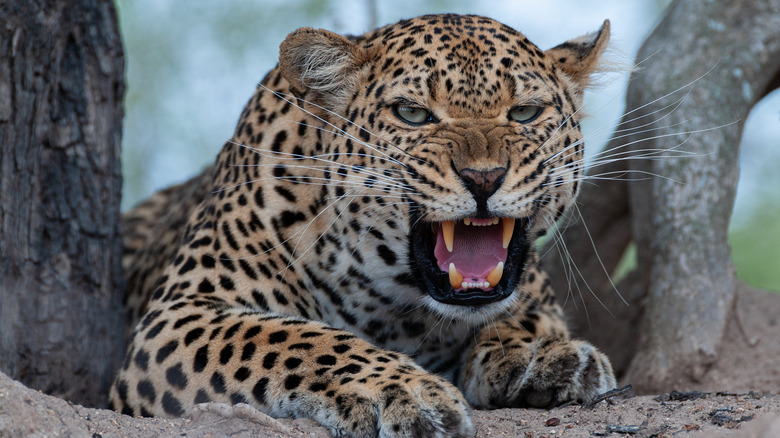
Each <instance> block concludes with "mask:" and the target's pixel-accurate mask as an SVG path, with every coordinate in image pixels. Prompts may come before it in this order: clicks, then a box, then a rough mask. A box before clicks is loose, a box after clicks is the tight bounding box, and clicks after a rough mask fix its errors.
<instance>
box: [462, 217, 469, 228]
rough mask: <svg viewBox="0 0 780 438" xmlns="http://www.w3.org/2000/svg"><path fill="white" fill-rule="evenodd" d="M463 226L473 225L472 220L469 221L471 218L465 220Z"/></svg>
mask: <svg viewBox="0 0 780 438" xmlns="http://www.w3.org/2000/svg"><path fill="white" fill-rule="evenodd" d="M463 224H464V225H466V226H469V225H471V219H469V218H465V219H463Z"/></svg>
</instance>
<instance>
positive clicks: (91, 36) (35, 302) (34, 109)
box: [0, 0, 124, 406]
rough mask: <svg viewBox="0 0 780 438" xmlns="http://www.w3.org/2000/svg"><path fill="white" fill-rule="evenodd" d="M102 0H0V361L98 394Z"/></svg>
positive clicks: (111, 215) (105, 146)
mask: <svg viewBox="0 0 780 438" xmlns="http://www.w3.org/2000/svg"><path fill="white" fill-rule="evenodd" d="M123 56H124V55H123V51H122V45H121V40H120V36H119V29H118V24H117V17H116V11H115V10H114V3H113V2H112V1H108V0H105V1H98V2H95V1H92V0H60V1H47V2H34V1H10V2H2V4H0V369H1V370H2V371H4V372H5V373H7V374H8V375H10V376H11V377H13V378H15V379H18V380H20V381H22V382H24V383H25V384H27V385H29V386H31V387H33V388H36V389H40V390H43V391H45V392H47V393H52V394H55V395H59V396H62V397H65V398H67V399H70V400H72V401H75V402H78V403H82V404H86V405H91V406H103V405H105V404H106V403H107V395H106V394H107V388H108V386H109V384H110V381H111V379H112V377H113V374H114V371H115V369H116V367H117V365H118V362H119V360H120V357H121V352H122V351H123V348H122V345H121V344H122V323H121V322H122V321H123V319H122V318H123V316H122V315H123V314H122V308H121V297H120V294H119V291H120V288H119V285H118V281H120V278H121V276H120V265H119V257H120V252H121V250H120V248H119V238H118V232H119V203H120V196H121V185H122V180H121V171H120V161H119V159H120V140H121V121H122V95H123V92H124V82H123V68H124V61H123Z"/></svg>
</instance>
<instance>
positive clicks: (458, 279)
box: [450, 263, 463, 289]
mask: <svg viewBox="0 0 780 438" xmlns="http://www.w3.org/2000/svg"><path fill="white" fill-rule="evenodd" d="M462 284H463V276H462V275H460V272H458V270H457V269H456V268H455V263H450V286H452V288H453V289H458V288H460V287H462Z"/></svg>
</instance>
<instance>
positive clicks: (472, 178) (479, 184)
mask: <svg viewBox="0 0 780 438" xmlns="http://www.w3.org/2000/svg"><path fill="white" fill-rule="evenodd" d="M458 173H459V174H460V177H461V178H462V179H463V182H464V184H465V185H466V188H467V189H468V190H469V191H470V192H471V194H472V195H474V198H475V199H476V200H477V202H479V201H486V200H487V198H489V197H490V196H491V195H492V194H493V193H495V192H496V190H498V188H499V187H500V186H501V183H502V182H504V175H506V168H505V167H494V168H492V169H489V170H477V169H471V168H466V169H462V170H460V171H459V172H458Z"/></svg>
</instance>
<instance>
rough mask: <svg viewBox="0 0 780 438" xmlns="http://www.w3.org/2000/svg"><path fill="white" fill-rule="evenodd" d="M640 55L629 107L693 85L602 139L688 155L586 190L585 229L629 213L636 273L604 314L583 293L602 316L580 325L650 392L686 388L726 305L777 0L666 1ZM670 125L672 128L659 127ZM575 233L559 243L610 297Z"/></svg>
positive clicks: (770, 70) (772, 60)
mask: <svg viewBox="0 0 780 438" xmlns="http://www.w3.org/2000/svg"><path fill="white" fill-rule="evenodd" d="M646 58H649V59H648V60H647V61H645V62H644V63H642V67H641V69H640V70H639V71H638V72H637V73H636V74H634V75H633V76H632V80H631V83H630V86H629V90H628V95H627V99H626V101H627V105H626V107H627V108H628V109H632V108H639V107H642V105H645V104H648V103H650V102H653V101H655V100H656V99H658V98H659V97H661V96H664V95H666V94H667V93H670V92H672V91H674V90H676V89H678V88H679V87H683V86H685V85H686V84H688V83H691V82H694V81H695V84H694V85H693V86H692V87H688V88H686V89H685V90H684V93H677V95H676V97H675V98H677V97H682V95H683V94H688V93H689V94H688V95H687V97H686V98H685V99H684V100H683V101H682V102H681V103H680V105H679V107H677V108H676V109H675V110H674V111H673V112H671V114H669V111H663V110H661V108H662V107H664V106H665V105H668V104H669V103H671V102H672V101H673V100H674V99H671V100H670V99H665V100H661V101H659V102H655V103H652V104H650V105H647V106H646V107H644V108H642V109H641V110H639V111H637V112H634V113H632V114H630V115H627V116H626V117H625V118H624V121H625V122H627V126H628V127H638V126H640V125H646V124H648V123H652V125H651V130H650V131H647V130H646V129H642V131H644V132H641V133H638V134H635V135H631V136H629V137H627V138H625V137H624V138H621V139H617V136H616V138H615V140H613V142H612V143H611V144H610V147H617V146H620V145H624V144H629V143H631V142H635V141H639V140H642V139H645V140H644V141H642V142H640V143H637V144H634V145H633V146H631V147H632V149H633V150H635V151H636V150H638V149H647V148H662V149H672V148H676V147H679V149H681V150H685V151H690V152H693V153H694V154H695V155H696V156H695V157H693V158H687V159H682V158H673V159H664V160H654V161H649V160H644V161H625V162H622V163H620V166H623V168H624V169H631V170H634V171H642V172H651V173H653V174H657V175H662V176H663V177H665V178H662V177H654V178H651V179H649V180H645V181H634V182H604V183H603V184H602V183H600V184H599V185H600V186H601V187H598V188H588V189H586V190H584V191H583V194H582V197H581V198H580V203H581V205H583V206H584V207H583V209H582V213H583V216H584V222H585V223H586V224H587V225H588V226H589V227H590V229H591V232H593V230H594V229H595V230H596V233H597V234H603V233H605V230H607V231H606V232H607V233H609V232H610V231H609V230H614V228H613V227H622V226H625V225H624V224H626V223H627V222H628V221H629V220H630V223H631V236H632V238H633V240H634V242H636V244H637V249H638V256H639V263H638V270H637V275H636V276H634V277H633V278H632V280H633V281H634V283H633V284H631V285H626V286H625V287H624V286H622V285H618V289H619V290H621V292H626V291H627V292H628V293H627V295H628V297H627V298H628V300H629V301H630V302H631V303H634V304H640V305H633V306H630V307H629V308H628V309H629V310H625V307H624V306H620V305H615V304H614V300H612V301H613V304H612V305H611V306H610V309H611V310H612V311H613V313H614V314H615V315H616V316H615V317H612V316H607V315H604V314H603V313H605V312H603V311H602V310H601V309H602V307H601V305H600V304H598V303H597V302H596V301H595V299H594V298H593V297H592V296H590V295H588V294H583V297H584V298H585V304H586V307H587V308H588V309H591V310H592V309H596V311H597V312H600V313H602V314H600V315H598V316H597V317H594V314H593V312H591V315H590V324H591V327H592V329H591V330H590V333H589V334H591V335H594V340H595V342H596V343H597V344H601V345H603V346H605V349H606V350H607V352H608V353H612V354H613V355H615V356H616V357H618V368H619V369H621V368H623V367H624V366H625V365H626V364H628V369H627V372H626V376H625V378H624V380H626V381H628V382H631V383H632V384H634V386H635V388H637V389H638V390H639V391H640V392H653V391H661V390H668V389H672V388H673V387H674V386H676V385H682V386H684V385H685V384H686V382H695V381H696V380H697V379H699V378H701V376H702V375H703V374H704V373H706V371H707V369H708V368H709V366H710V365H711V364H712V363H713V361H714V360H715V358H716V351H717V346H718V344H719V342H720V340H721V337H722V335H723V331H724V327H725V324H726V322H727V319H728V317H729V315H730V312H731V310H732V303H733V299H734V291H735V287H736V279H735V275H734V269H733V266H732V264H731V260H730V254H729V246H728V240H727V235H726V232H727V227H728V221H729V217H730V214H731V209H732V206H733V200H734V194H735V189H736V183H737V176H738V171H739V169H738V160H737V157H738V152H739V139H740V134H741V130H742V125H743V122H744V120H745V118H746V117H747V114H748V112H749V110H750V108H751V107H752V106H753V104H754V103H755V102H756V101H757V100H758V99H760V98H761V97H762V96H764V95H766V94H767V92H768V91H770V90H771V88H772V87H773V86H776V84H777V77H778V73H780V1H778V0H761V1H752V0H742V1H724V0H718V1H711V2H706V3H704V2H689V1H681V0H678V1H675V2H674V3H673V4H672V5H671V6H670V7H669V9H668V11H667V13H666V16H665V18H664V20H663V21H662V22H661V24H660V25H659V26H658V27H657V28H656V30H655V31H654V32H653V34H652V35H651V36H650V37H649V38H648V39H647V40H646V41H645V44H644V45H643V47H642V49H641V50H640V52H639V54H638V57H637V59H638V60H644V59H646ZM702 76H703V77H702ZM700 77H701V79H698V80H697V78H700ZM641 116H644V117H643V118H642V119H638V120H634V121H630V119H636V118H637V117H641ZM623 127H625V126H623ZM713 128H717V129H713ZM685 132H690V133H692V134H691V135H688V134H685ZM674 133H679V134H678V135H668V134H674ZM681 144H682V145H681ZM620 166H616V167H617V168H620ZM613 170H614V169H613ZM602 171H603V169H596V172H595V173H600V172H602ZM675 181H678V182H675ZM618 186H623V187H626V188H627V189H626V188H619V187H618ZM605 193H606V194H608V195H609V196H611V198H610V200H609V201H606V203H607V204H608V205H612V206H613V207H614V208H611V209H604V208H600V207H599V204H597V203H596V201H594V200H595V199H599V198H601V197H603V196H604V195H605ZM598 202H601V203H604V202H605V201H603V200H601V201H598ZM626 206H628V208H625V207H626ZM616 235H617V237H613V238H611V239H607V240H606V241H605V242H606V243H605V244H603V245H602V246H601V247H599V254H600V255H601V256H602V259H603V260H605V262H606V263H605V265H606V268H607V271H609V272H611V271H612V269H614V265H615V263H616V260H617V256H616V254H622V252H623V250H624V249H625V246H626V245H627V243H628V241H629V238H628V237H627V236H626V230H625V229H621V230H619V231H617V232H616ZM583 236H586V234H585V232H584V229H583V227H582V226H581V225H579V226H576V227H573V229H571V230H569V231H567V233H566V235H565V241H566V243H567V246H568V247H569V249H570V251H571V252H572V255H573V257H574V262H575V263H576V264H577V265H578V266H580V271H581V272H582V273H583V277H584V278H585V279H586V280H587V282H588V283H589V284H590V285H591V286H592V287H593V288H594V290H595V291H596V295H598V296H606V297H609V296H610V295H612V294H614V292H613V291H611V290H609V288H605V287H604V278H605V276H604V272H603V269H602V268H601V266H597V263H595V262H593V260H589V261H583V259H582V258H580V257H583V256H585V257H586V258H591V259H592V258H593V249H592V248H591V244H590V241H588V240H587V238H586V237H583ZM594 237H595V236H594ZM549 262H550V265H552V266H551V270H552V271H553V272H554V277H556V282H557V283H558V284H557V286H558V288H559V290H564V291H565V290H567V285H566V282H565V280H564V281H562V280H561V277H562V275H561V273H562V272H563V267H562V265H561V263H560V262H559V261H557V260H555V259H553V258H550V260H549ZM580 283H582V281H580ZM605 291H607V292H605ZM639 311H641V315H640V314H639ZM579 325H583V324H582V321H580V324H579ZM587 335H588V333H586V336H587ZM626 347H628V349H632V348H634V347H635V348H636V354H635V355H633V358H630V363H629V356H626V354H625V352H623V354H621V353H620V351H619V350H620V349H626Z"/></svg>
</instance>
